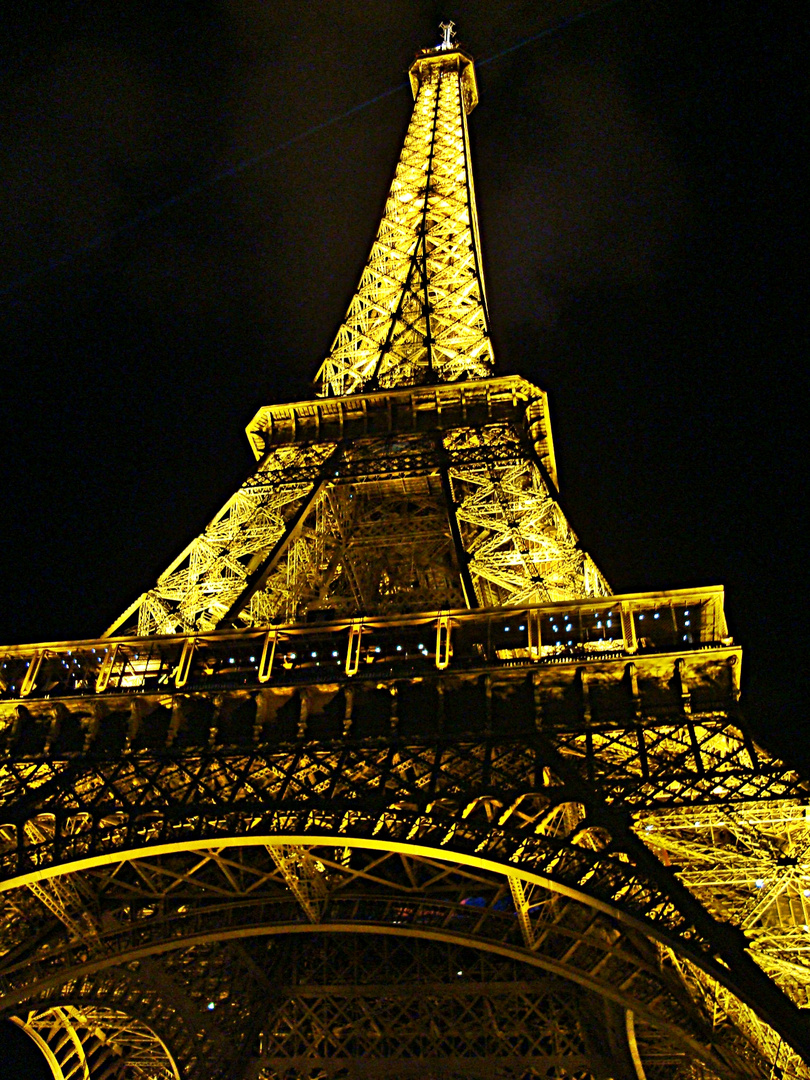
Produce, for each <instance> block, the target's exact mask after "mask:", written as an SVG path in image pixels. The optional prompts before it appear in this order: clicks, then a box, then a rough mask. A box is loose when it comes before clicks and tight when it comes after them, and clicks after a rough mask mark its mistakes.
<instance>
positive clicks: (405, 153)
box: [316, 23, 494, 397]
mask: <svg viewBox="0 0 810 1080" xmlns="http://www.w3.org/2000/svg"><path fill="white" fill-rule="evenodd" d="M452 27H453V24H452V23H447V24H443V25H442V28H441V29H442V32H443V41H442V43H441V44H440V45H439V46H438V47H437V48H435V49H423V50H422V51H421V52H419V53H418V54H417V57H416V60H415V61H414V63H413V64H412V65H411V68H410V71H409V76H410V81H411V87H412V88H413V94H414V106H413V114H412V116H411V121H410V124H409V125H408V132H407V134H406V136H405V144H404V146H403V148H402V153H401V155H400V158H399V163H398V164H397V168H396V172H395V174H394V179H393V182H392V184H391V189H390V191H389V194H388V199H387V201H386V204H385V211H384V213H383V217H382V221H381V222H380V227H379V230H378V232H377V236H376V239H375V240H374V244H373V245H372V248H371V253H370V255H369V257H368V261H367V262H366V265H365V267H364V268H363V272H362V274H361V276H360V282H359V284H358V286H357V291H356V292H355V294H354V297H353V298H352V301H351V303H350V304H349V310H348V311H347V313H346V317H345V319H344V320H343V322H342V323H341V326H340V329H339V330H338V332H337V336H336V337H335V341H334V344H333V345H332V349H331V352H330V353H329V355H328V356H327V357H326V359H325V360H324V362H323V364H322V365H321V368H320V370H319V371H318V375H317V377H316V383H317V387H318V393H319V395H321V396H324V397H326V396H342V395H346V394H356V393H359V392H362V391H369V390H376V389H389V388H394V387H404V386H415V385H419V384H427V383H438V382H459V381H461V380H465V379H481V378H485V377H487V376H488V375H492V374H493V372H494V357H493V354H492V345H491V343H490V338H489V320H488V315H487V306H486V295H485V293H484V278H483V273H482V270H481V249H480V243H479V239H478V219H477V215H476V209H475V194H474V191H473V178H472V169H471V165H470V143H469V136H468V133H467V114H468V113H470V112H471V111H472V110H473V109H474V108H475V105H476V104H477V102H478V88H477V85H476V80H475V71H474V69H473V62H472V58H471V57H470V56H469V55H468V54H467V53H466V52H464V51H463V50H462V49H460V48H458V47H457V46H456V45H455V44H454V42H453V40H452V37H453V34H452Z"/></svg>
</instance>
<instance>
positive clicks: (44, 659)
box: [0, 586, 732, 702]
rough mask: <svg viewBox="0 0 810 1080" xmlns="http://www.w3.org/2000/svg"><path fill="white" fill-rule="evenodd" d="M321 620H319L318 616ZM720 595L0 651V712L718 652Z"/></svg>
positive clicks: (661, 595) (653, 596)
mask: <svg viewBox="0 0 810 1080" xmlns="http://www.w3.org/2000/svg"><path fill="white" fill-rule="evenodd" d="M323 614H328V613H323ZM731 644H732V641H731V639H730V638H729V637H728V630H727V627H726V621H725V616H724V612H723V589H722V587H719V586H714V587H709V588H704V589H700V588H697V589H684V590H677V591H671V592H657V593H640V594H633V595H625V596H612V597H600V598H586V599H582V600H575V601H561V602H557V603H545V604H535V605H526V606H523V607H510V608H504V607H501V608H487V609H475V610H466V609H465V610H456V611H438V612H437V611H433V612H421V613H416V614H408V615H396V616H379V617H358V618H352V619H346V618H344V619H328V618H326V619H324V620H323V621H321V620H317V621H311V622H299V623H294V624H285V625H278V626H273V627H270V628H262V629H256V628H247V629H241V630H233V629H231V630H213V631H210V632H203V633H197V634H189V635H183V634H173V635H166V636H160V637H148V638H138V637H113V638H96V639H92V640H87V641H63V642H51V643H44V644H35V645H24V646H8V647H0V702H11V701H34V700H43V699H49V698H51V699H52V698H58V699H63V700H64V699H68V698H77V697H78V698H80V697H89V696H99V695H100V696H108V695H115V696H120V695H122V694H123V695H127V694H139V693H149V694H155V693H164V694H171V693H175V692H182V693H194V692H200V691H209V690H210V691H213V690H223V691H227V690H237V689H242V688H247V689H249V688H254V689H255V688H262V687H273V686H278V687H282V686H296V685H301V684H307V683H310V684H311V683H334V682H342V681H345V680H349V679H353V680H361V681H362V680H367V679H371V680H380V679H385V678H396V679H403V678H409V677H411V678H419V677H425V676H429V675H430V674H431V673H433V674H434V675H435V674H436V671H437V669H438V671H440V672H445V671H447V672H464V671H474V670H481V669H487V670H492V669H493V668H495V669H497V668H509V667H516V666H527V665H528V666H541V667H542V666H548V665H558V664H575V665H581V664H583V663H585V664H591V663H598V662H600V661H615V660H619V659H624V660H627V659H629V658H632V657H634V656H639V657H641V656H645V655H650V654H659V655H661V654H673V653H674V654H683V653H684V652H689V651H694V650H706V649H712V648H727V647H728V646H730V645H731Z"/></svg>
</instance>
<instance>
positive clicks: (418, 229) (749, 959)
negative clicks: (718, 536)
mask: <svg viewBox="0 0 810 1080" xmlns="http://www.w3.org/2000/svg"><path fill="white" fill-rule="evenodd" d="M451 30H452V24H448V25H446V26H444V27H443V31H444V33H445V37H444V40H443V42H442V45H441V46H440V47H439V48H437V49H434V50H426V51H424V52H423V53H421V54H419V56H418V57H417V60H416V62H415V64H414V65H413V67H412V68H411V80H412V84H413V88H414V94H415V105H414V113H413V118H412V121H411V125H410V127H409V129H408V134H407V136H406V142H405V146H404V148H403V152H402V156H401V159H400V162H399V164H398V166H397V170H396V174H395V177H394V181H393V184H392V187H391V191H390V194H389V198H388V202H387V203H386V208H385V212H384V216H383V221H382V223H381V226H380V230H379V232H378V235H377V238H376V240H375V242H374V245H373V247H372V252H371V255H370V257H369V261H368V264H367V266H366V267H365V268H364V270H363V273H362V276H361V281H360V284H359V286H358V290H357V293H356V295H355V297H354V298H353V300H352V302H351V304H350V307H349V312H348V313H347V316H346V319H345V320H344V322H343V323H342V324H341V327H340V329H339V331H338V334H337V337H336V340H335V344H334V346H333V349H332V351H331V352H330V354H329V356H328V357H327V359H326V361H325V362H324V364H323V366H322V367H321V370H320V372H319V376H318V395H317V396H316V397H315V398H314V399H313V400H311V401H304V402H296V403H289V404H280V405H273V406H267V407H264V408H262V409H260V410H259V412H258V413H257V414H256V416H255V417H254V419H253V420H252V421H251V423H250V425H249V426H248V437H249V440H250V443H251V446H252V448H253V450H254V453H255V456H256V460H257V464H256V468H255V471H254V472H253V474H252V475H251V476H250V477H249V478H248V479H247V480H246V481H245V483H244V484H243V485H242V486H241V487H240V488H239V490H238V491H237V492H236V494H235V495H234V496H233V497H232V498H231V499H230V500H229V501H228V503H227V504H226V505H225V507H224V508H223V509H222V511H220V513H219V514H217V516H216V517H215V518H214V520H213V521H212V522H211V523H210V524H209V525H208V526H207V528H206V529H204V530H203V532H202V533H201V534H200V535H199V536H198V537H197V538H196V539H194V540H193V541H192V542H191V544H189V546H188V547H187V548H186V549H185V550H184V551H183V552H182V553H181V554H180V556H178V558H177V559H175V560H174V561H173V562H172V563H171V564H170V565H169V567H168V569H167V570H166V571H165V573H164V574H162V575H161V576H160V578H159V579H158V581H157V582H156V583H155V585H154V586H153V587H151V588H150V589H148V590H147V591H146V592H145V593H143V595H142V596H141V597H139V599H138V600H137V601H136V602H135V603H134V604H133V605H131V607H130V608H129V609H128V610H127V611H126V612H124V614H123V615H122V616H121V617H120V618H119V619H118V620H116V622H115V623H114V624H113V626H112V627H110V629H109V630H108V631H107V633H106V634H105V635H103V636H102V637H100V638H94V639H92V640H86V641H68V642H50V643H43V644H39V645H33V646H14V647H7V648H4V649H0V902H1V903H2V908H1V909H0V910H1V911H2V915H1V917H0V1015H2V1016H4V1017H12V1018H13V1019H14V1021H15V1022H16V1023H17V1024H18V1025H19V1026H20V1027H21V1028H22V1029H23V1030H25V1031H26V1032H27V1033H28V1034H29V1035H30V1036H31V1038H32V1039H33V1040H34V1041H35V1042H37V1044H38V1045H39V1046H40V1048H41V1049H42V1051H43V1054H44V1055H45V1057H46V1058H47V1060H48V1062H49V1063H50V1065H51V1069H52V1071H53V1073H54V1076H55V1077H57V1080H60V1078H62V1080H65V1078H70V1080H74V1078H79V1077H81V1078H82V1080H135V1078H144V1077H148V1078H151V1080H198V1078H199V1080H203V1078H204V1080H225V1078H227V1080H248V1078H250V1080H287V1078H289V1077H293V1076H295V1077H302V1078H307V1080H326V1078H333V1077H334V1078H335V1080H337V1078H339V1077H350V1076H352V1077H366V1076H367V1077H369V1078H373V1077H383V1076H385V1077H386V1078H394V1080H400V1078H401V1080H406V1078H416V1077H419V1078H420V1080H424V1078H426V1077H431V1078H432V1077H435V1078H437V1080H439V1078H441V1080H447V1078H451V1077H452V1078H454V1080H455V1078H457V1080H463V1078H464V1080H466V1078H468V1077H503V1078H514V1080H518V1078H521V1080H524V1078H528V1077H538V1078H539V1077H552V1076H553V1077H559V1078H562V1077H566V1078H572V1077H573V1078H578V1080H610V1078H612V1080H739V1078H740V1077H749V1078H751V1080H766V1078H767V1080H773V1078H774V1077H777V1076H779V1077H786V1078H791V1080H810V1068H808V1065H807V1064H806V1062H807V1060H808V1059H810V1035H809V1034H808V1027H807V1022H806V1015H807V1014H806V1012H804V1011H803V1010H806V1009H807V1008H808V1006H810V997H809V995H810V931H808V915H810V816H809V815H810V789H809V787H808V784H807V783H806V782H805V781H804V780H803V779H802V778H801V777H800V776H799V775H797V773H796V771H795V770H794V769H792V768H791V767H790V765H789V763H785V762H782V761H779V760H777V759H775V758H774V757H773V756H772V755H770V754H768V753H766V752H765V751H763V750H762V749H761V748H760V747H758V746H757V744H756V742H755V741H754V739H753V738H752V735H751V732H750V731H749V729H748V727H747V725H746V723H745V720H744V718H743V716H742V715H741V713H740V709H739V703H738V702H739V694H740V668H741V651H740V649H739V647H738V646H736V645H735V644H734V642H733V639H732V638H731V637H730V636H729V632H728V628H727V626H726V621H725V615H724V610H723V591H722V589H720V588H718V587H709V588H693V589H687V590H675V591H668V592H655V593H645V594H636V595H620V596H613V595H611V593H610V589H609V588H608V586H607V584H606V583H605V581H604V579H603V577H602V575H601V574H600V572H599V570H598V569H597V567H596V566H595V565H594V563H593V561H592V560H591V559H590V557H589V556H588V555H587V553H586V552H584V551H583V550H582V549H581V547H580V546H579V544H578V541H577V538H576V536H575V534H574V532H573V530H572V528H571V526H570V524H569V522H568V521H567V519H566V517H565V515H564V514H563V512H562V510H561V507H560V504H559V499H558V493H557V473H556V462H555V454H554V447H553V442H552V437H551V428H550V423H549V414H548V407H547V401H546V396H545V394H544V393H543V391H542V390H540V389H539V388H538V387H536V386H533V385H532V384H531V383H529V382H527V381H526V380H525V379H522V378H521V377H519V376H501V375H496V374H495V373H494V368H493V355H492V350H491V345H490V340H489V334H488V323H487V313H486V304H485V297H484V287H483V279H482V276H481V261H480V245H479V243H478V234H477V222H476V212H475V202H474V197H473V188H472V177H471V172H470V153H469V140H468V135H467V128H466V116H467V113H468V112H469V111H470V110H471V109H472V107H473V106H474V104H475V102H476V100H477V90H476V86H475V75H474V72H473V66H472V62H471V60H470V58H469V57H468V56H467V55H466V54H465V53H464V52H463V51H461V50H460V49H458V48H457V47H456V46H455V45H454V44H453V42H452V40H451Z"/></svg>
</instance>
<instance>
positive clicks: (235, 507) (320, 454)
mask: <svg viewBox="0 0 810 1080" xmlns="http://www.w3.org/2000/svg"><path fill="white" fill-rule="evenodd" d="M335 450H336V445H335V444H334V443H320V444H318V445H316V446H312V447H309V448H307V449H302V448H299V447H278V448H276V449H274V450H272V451H270V452H269V453H268V454H267V455H266V456H265V459H264V460H263V461H262V462H261V463H260V465H259V468H258V469H257V470H256V472H255V473H254V474H253V475H252V476H251V477H250V478H249V479H248V480H246V481H245V483H244V484H243V485H242V487H241V488H239V490H238V491H237V492H236V494H235V495H234V496H233V497H232V498H231V499H229V500H228V502H227V503H226V504H225V506H224V507H223V508H222V509H221V510H220V511H219V513H218V514H217V515H216V517H215V518H214V519H213V520H212V521H211V523H210V524H209V525H208V526H207V528H206V529H205V531H204V532H203V533H202V534H201V535H200V536H198V537H197V539H196V540H193V541H192V542H191V543H190V544H189V546H188V547H187V548H186V549H185V551H183V552H182V553H181V554H180V555H179V556H178V557H177V558H176V559H175V560H174V562H173V563H172V564H171V565H170V566H169V567H168V569H167V570H166V571H165V572H164V573H163V574H162V575H161V576H160V578H159V579H158V582H157V584H156V585H155V587H154V588H153V589H150V590H149V592H147V593H144V595H143V596H141V597H140V598H139V599H138V600H137V601H136V602H135V604H133V605H132V606H131V607H130V608H128V609H127V611H125V612H124V614H123V615H122V616H121V617H120V618H119V619H118V620H117V621H116V622H115V623H113V625H112V626H111V627H110V629H109V630H108V631H107V633H108V635H109V634H111V633H113V632H114V631H115V630H116V629H117V628H118V627H119V626H121V625H122V624H124V623H125V622H126V620H127V619H129V618H130V617H131V616H132V615H133V614H134V613H135V612H136V611H137V615H138V623H137V632H138V633H139V634H141V635H146V634H174V633H178V632H186V633H188V632H191V631H194V630H209V629H211V628H212V627H214V626H216V625H217V623H219V622H220V620H221V619H222V618H223V617H224V616H226V615H227V614H228V613H229V612H230V610H231V609H232V608H233V607H234V605H237V613H238V610H239V600H240V598H241V597H245V602H247V599H248V598H249V597H248V595H247V594H248V593H249V592H250V591H251V588H252V586H253V585H254V583H255V577H256V575H257V573H260V572H261V571H262V570H263V569H264V568H265V565H266V563H267V562H268V560H269V559H272V557H273V555H274V553H276V552H278V553H280V550H281V548H282V546H283V545H284V544H286V543H289V542H290V540H291V539H293V536H294V530H295V527H296V525H297V524H298V521H299V517H300V513H301V510H302V508H303V507H306V506H307V505H308V504H309V503H310V502H311V501H312V499H313V498H314V497H315V496H316V495H317V493H318V491H319V490H320V487H321V486H322V484H323V482H324V479H325V477H326V475H327V473H328V472H329V471H331V461H332V459H333V455H334V453H335Z"/></svg>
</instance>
